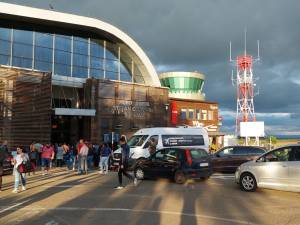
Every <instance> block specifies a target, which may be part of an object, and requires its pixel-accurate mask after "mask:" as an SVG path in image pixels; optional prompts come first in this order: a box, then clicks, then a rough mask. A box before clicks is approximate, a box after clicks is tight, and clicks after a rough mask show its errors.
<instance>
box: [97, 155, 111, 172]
mask: <svg viewBox="0 0 300 225" xmlns="http://www.w3.org/2000/svg"><path fill="white" fill-rule="evenodd" d="M108 158H109V157H108V156H101V158H100V163H99V168H100V170H101V171H103V167H104V170H105V171H106V172H107V171H108Z"/></svg>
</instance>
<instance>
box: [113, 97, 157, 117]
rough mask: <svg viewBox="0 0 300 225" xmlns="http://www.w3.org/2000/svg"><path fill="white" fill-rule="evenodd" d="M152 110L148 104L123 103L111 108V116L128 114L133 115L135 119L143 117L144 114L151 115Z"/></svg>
mask: <svg viewBox="0 0 300 225" xmlns="http://www.w3.org/2000/svg"><path fill="white" fill-rule="evenodd" d="M151 112H152V109H151V106H150V103H149V102H134V101H124V102H121V103H119V104H117V105H114V106H112V108H111V113H112V114H117V115H120V114H130V113H133V114H134V116H135V117H145V113H151Z"/></svg>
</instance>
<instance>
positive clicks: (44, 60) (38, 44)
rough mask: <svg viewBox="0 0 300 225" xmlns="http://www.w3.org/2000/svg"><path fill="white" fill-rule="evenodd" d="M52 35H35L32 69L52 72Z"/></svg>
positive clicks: (37, 33)
mask: <svg viewBox="0 0 300 225" xmlns="http://www.w3.org/2000/svg"><path fill="white" fill-rule="evenodd" d="M52 54H53V35H52V34H46V33H39V32H36V33H35V48H34V58H35V59H34V60H35V61H34V68H35V69H37V70H42V71H51V70H52Z"/></svg>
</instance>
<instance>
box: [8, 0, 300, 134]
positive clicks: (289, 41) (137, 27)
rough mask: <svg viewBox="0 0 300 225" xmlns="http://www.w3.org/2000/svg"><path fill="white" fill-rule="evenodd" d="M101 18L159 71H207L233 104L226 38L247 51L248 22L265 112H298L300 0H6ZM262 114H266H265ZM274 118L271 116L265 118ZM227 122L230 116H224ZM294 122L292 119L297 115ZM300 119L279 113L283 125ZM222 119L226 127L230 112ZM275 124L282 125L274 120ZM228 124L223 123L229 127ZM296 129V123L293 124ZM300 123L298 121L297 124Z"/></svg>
mask: <svg viewBox="0 0 300 225" xmlns="http://www.w3.org/2000/svg"><path fill="white" fill-rule="evenodd" d="M7 2H11V3H18V4H26V5H29V6H36V7H41V8H49V4H51V5H52V6H53V7H54V9H55V10H57V11H63V12H70V13H75V14H80V15H85V16H91V17H97V18H99V19H101V20H104V21H107V22H109V23H111V24H113V25H115V26H117V27H119V28H120V29H122V30H123V31H125V32H126V33H128V34H129V35H130V36H132V37H133V38H134V39H135V40H136V41H137V42H138V43H139V44H140V45H141V47H142V48H143V49H144V50H145V51H146V52H147V54H148V55H149V57H150V59H151V61H152V62H153V64H154V65H155V66H156V68H157V69H158V72H161V71H168V70H186V71H195V70H197V71H202V72H203V73H205V74H206V78H207V81H206V84H205V92H206V96H207V99H208V100H211V101H217V102H219V104H220V107H221V108H222V109H224V110H229V111H230V110H231V111H235V110H236V109H235V106H236V103H235V89H234V87H233V86H232V84H231V70H232V69H233V68H234V67H233V66H232V65H230V64H229V62H228V55H229V52H228V45H229V41H230V40H231V41H232V46H233V56H236V55H237V54H240V53H242V51H243V41H244V39H243V31H244V28H245V27H247V47H248V52H249V53H251V54H254V55H256V40H257V39H259V40H260V43H261V61H260V63H258V64H256V65H255V67H254V74H255V75H256V76H257V77H259V78H260V79H259V80H258V81H257V90H258V87H259V95H258V96H256V98H255V108H256V111H257V112H261V113H274V112H276V113H291V115H294V113H298V112H300V94H299V93H300V92H299V91H298V89H299V85H300V63H299V61H300V38H299V37H300V28H299V23H300V15H299V12H300V2H299V1H296V0H293V1H292V0H285V1H283V0H263V1H262V0H251V1H249V0H206V1H200V0H186V1H182V0H163V1H161V0H152V1H146V0H144V1H141V0H122V1H120V0H110V1H104V0H86V1H79V0H72V1H70V0H60V1H58V0H52V1H41V0H40V1H7ZM262 118H263V117H262ZM267 120H268V122H269V123H270V124H272V120H269V119H267ZM225 121H226V118H225ZM293 121H294V122H293ZM295 121H299V119H298V118H289V119H287V118H284V117H283V119H282V126H284V124H285V123H288V122H291V123H294V124H297V125H298V124H299V123H298V122H295ZM228 122H230V124H229V123H227V122H225V123H224V124H226V126H227V128H228V127H229V126H230V125H231V119H228ZM276 125H277V124H276ZM225 129H226V128H225ZM293 129H295V127H293ZM297 129H298V130H300V128H299V127H298V128H297Z"/></svg>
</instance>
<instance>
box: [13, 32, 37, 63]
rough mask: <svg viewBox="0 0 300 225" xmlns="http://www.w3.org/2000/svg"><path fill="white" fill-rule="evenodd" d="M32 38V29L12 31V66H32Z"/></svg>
mask: <svg viewBox="0 0 300 225" xmlns="http://www.w3.org/2000/svg"><path fill="white" fill-rule="evenodd" d="M32 40H33V32H32V31H25V30H14V31H13V61H12V64H13V66H17V67H23V68H32V49H33V45H32Z"/></svg>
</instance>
